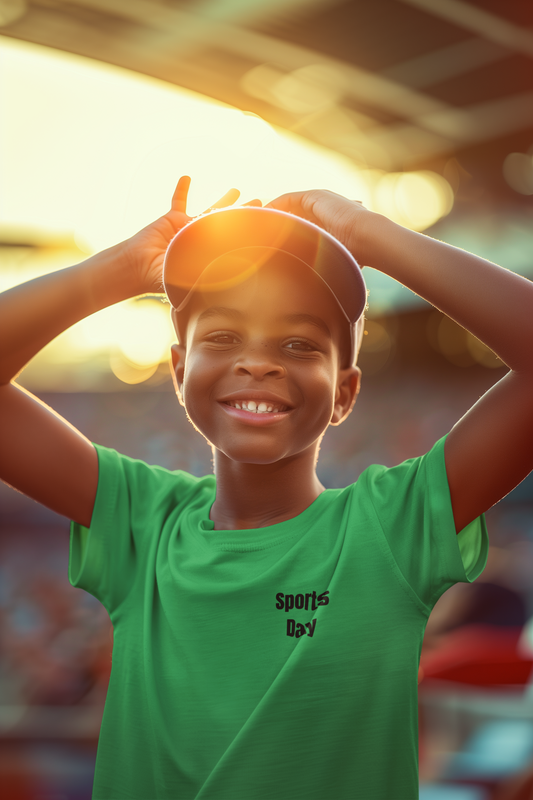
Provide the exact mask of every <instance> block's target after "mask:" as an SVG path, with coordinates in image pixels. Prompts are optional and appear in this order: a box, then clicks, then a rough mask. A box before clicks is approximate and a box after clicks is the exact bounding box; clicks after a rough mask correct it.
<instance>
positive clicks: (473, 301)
mask: <svg viewBox="0 0 533 800" xmlns="http://www.w3.org/2000/svg"><path fill="white" fill-rule="evenodd" d="M271 205H272V206H273V207H276V208H280V209H282V210H285V211H291V212H292V213H296V214H298V215H300V216H304V217H306V218H307V219H310V220H311V221H313V222H316V223H317V224H319V225H321V226H322V227H324V228H326V229H327V230H328V231H329V232H330V233H332V234H333V235H334V236H336V237H337V238H338V239H339V240H340V241H341V242H343V244H345V245H346V247H348V249H349V250H350V251H351V252H352V253H353V254H354V256H355V257H356V258H357V260H358V261H359V263H360V264H362V265H368V266H371V267H374V268H375V269H379V270H380V271H381V272H384V273H386V274H387V275H390V276H391V277H393V278H395V279H396V280H397V281H400V283H403V284H404V285H405V286H408V287H409V288H410V289H412V290H413V291H414V292H416V294H418V295H420V296H421V297H423V298H425V299H426V300H428V301H429V302H430V303H432V304H433V305H434V306H436V307H437V308H439V309H440V310H441V311H443V312H444V313H445V314H447V315H448V316H449V317H451V318H452V319H454V320H455V321H456V322H458V323H459V324H460V325H462V326H463V327H464V328H466V329H467V330H469V331H470V332H471V333H473V334H474V336H476V337H477V338H478V339H480V340H481V341H482V342H484V343H485V344H486V345H487V346H488V347H490V348H491V350H493V351H494V352H495V353H496V354H497V355H498V356H499V357H500V358H501V360H502V361H503V362H504V363H505V364H506V365H507V366H508V367H509V369H510V371H509V373H508V374H507V375H506V376H505V377H504V378H503V379H502V380H501V381H499V382H498V383H497V384H496V385H495V386H493V387H492V388H491V389H490V390H489V391H488V392H486V394H485V395H483V397H482V398H481V399H480V400H479V401H478V402H477V403H476V404H475V405H474V406H473V407H472V408H471V409H470V410H469V411H468V413H467V414H465V416H464V417H463V418H462V419H460V420H459V421H458V422H457V424H456V425H455V426H454V427H453V429H452V430H451V432H450V433H449V435H448V437H447V440H446V447H445V458H446V471H447V475H448V483H449V486H450V493H451V499H452V506H453V512H454V518H455V525H456V530H457V531H460V530H462V529H463V528H464V527H465V526H466V525H467V524H468V523H469V522H471V521H472V520H473V519H475V518H476V517H477V516H479V514H481V513H483V512H484V511H486V510H487V509H489V508H490V507H491V506H492V505H494V503H496V502H498V500H500V499H501V498H502V497H504V496H505V495H506V494H507V493H508V492H510V491H511V490H512V489H513V488H514V487H515V486H516V485H517V484H518V483H520V481H521V480H523V479H524V478H525V477H526V475H527V474H528V473H529V472H530V471H531V470H532V469H533V346H532V345H533V283H532V282H531V281H529V280H527V279H526V278H522V277H520V276H519V275H516V274H514V273H512V272H510V271H508V270H506V269H503V268H502V267H499V266H497V265H496V264H492V263H491V262H489V261H486V260H485V259H482V258H479V257H477V256H475V255H472V254H470V253H467V252H465V251H464V250H460V249H458V248H456V247H452V246H451V245H447V244H444V243H442V242H439V241H436V240H435V239H432V238H430V237H429V236H424V235H423V234H420V233H415V232H414V231H410V230H407V229H406V228H402V227H401V226H400V225H397V224H395V223H394V222H392V221H391V220H389V219H387V218H386V217H383V216H381V215H379V214H374V213H372V212H370V211H368V210H367V209H365V208H364V207H363V206H362V205H361V204H360V203H357V202H352V201H350V200H347V199H346V198H343V197H340V196H339V195H336V194H334V193H332V192H322V191H313V192H299V193H294V194H288V195H283V196H282V197H281V198H278V199H277V200H275V201H274V202H273V203H272V204H271Z"/></svg>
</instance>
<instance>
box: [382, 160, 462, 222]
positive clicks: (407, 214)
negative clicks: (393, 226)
mask: <svg viewBox="0 0 533 800" xmlns="http://www.w3.org/2000/svg"><path fill="white" fill-rule="evenodd" d="M453 199H454V198H453V191H452V188H451V186H450V184H449V183H448V181H447V180H446V179H445V178H443V177H442V176H441V175H439V174H437V173H436V172H431V171H430V170H421V171H419V172H391V173H384V174H383V175H382V176H381V177H380V178H379V179H378V180H377V182H376V183H375V189H374V193H373V206H374V210H376V211H379V212H380V213H381V214H385V215H386V216H387V217H390V219H392V220H394V222H398V223H399V224H400V225H404V226H405V227H407V228H411V229H412V230H415V231H424V230H426V228H429V227H430V226H431V225H434V224H435V222H437V221H438V220H439V219H441V218H442V217H444V216H446V215H447V214H449V213H450V211H451V210H452V207H453Z"/></svg>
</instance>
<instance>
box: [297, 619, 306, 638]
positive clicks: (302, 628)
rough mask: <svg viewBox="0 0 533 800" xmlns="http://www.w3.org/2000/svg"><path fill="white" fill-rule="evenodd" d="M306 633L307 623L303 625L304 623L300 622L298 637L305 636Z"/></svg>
mask: <svg viewBox="0 0 533 800" xmlns="http://www.w3.org/2000/svg"><path fill="white" fill-rule="evenodd" d="M306 633H307V631H306V630H305V625H302V623H301V622H299V623H298V624H297V626H296V638H297V639H299V638H300V636H305V634H306Z"/></svg>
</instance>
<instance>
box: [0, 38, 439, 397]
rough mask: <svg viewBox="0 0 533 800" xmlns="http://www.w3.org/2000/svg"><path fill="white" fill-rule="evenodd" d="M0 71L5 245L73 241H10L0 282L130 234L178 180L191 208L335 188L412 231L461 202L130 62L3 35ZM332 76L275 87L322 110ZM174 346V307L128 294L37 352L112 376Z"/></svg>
mask: <svg viewBox="0 0 533 800" xmlns="http://www.w3.org/2000/svg"><path fill="white" fill-rule="evenodd" d="M0 67H1V68H2V70H3V72H4V74H5V75H9V76H10V79H9V80H5V81H4V82H3V84H2V87H1V102H2V105H3V111H4V113H3V119H4V124H3V126H2V127H1V128H0V173H1V181H2V194H1V198H0V229H1V230H0V232H3V234H2V235H3V237H4V240H9V239H10V236H11V237H14V239H17V235H15V234H13V231H15V230H17V231H26V232H27V233H26V234H24V236H25V237H26V238H27V240H28V243H29V244H31V243H35V241H36V240H37V239H39V238H40V237H43V236H45V238H46V237H48V238H51V239H52V240H53V239H54V238H55V239H56V240H57V241H58V242H65V241H67V240H68V241H70V242H71V246H70V253H68V254H67V249H68V248H65V245H64V244H58V246H57V249H56V250H55V251H54V250H53V249H51V250H50V249H49V250H48V251H46V252H44V251H40V250H35V249H33V250H31V248H22V249H21V248H18V251H17V248H5V249H4V254H3V263H2V265H1V271H2V275H0V279H1V282H2V288H8V286H10V285H15V284H17V283H20V282H22V281H24V280H28V279H29V278H30V277H33V276H34V274H39V272H40V273H41V274H42V273H43V272H47V271H50V269H54V268H55V269H57V268H60V267H63V266H66V263H65V259H66V258H67V255H72V256H73V260H71V261H70V263H76V262H77V261H80V260H82V259H83V257H84V254H91V253H93V252H96V251H98V250H101V249H102V248H105V247H108V246H110V245H112V244H115V243H116V242H119V241H121V240H124V239H125V238H127V237H129V236H131V235H132V234H133V233H135V232H136V231H137V230H139V229H140V228H142V227H144V226H145V225H146V224H148V223H149V222H150V221H151V220H153V219H155V218H157V217H158V216H161V215H162V214H164V213H165V212H166V211H167V210H168V208H169V206H170V199H171V197H172V194H173V191H174V188H175V185H176V183H177V180H178V178H179V177H180V176H181V175H190V176H191V178H192V184H191V190H190V195H189V206H188V213H189V214H191V215H196V214H199V213H201V212H202V211H204V210H205V209H207V208H209V207H210V206H212V205H213V203H214V202H215V201H216V200H217V199H218V198H219V197H221V196H222V195H223V194H225V192H226V191H227V190H228V189H229V188H231V187H236V188H238V189H239V190H240V191H241V200H240V201H239V202H246V201H247V200H251V199H253V198H259V199H260V200H261V201H262V202H263V203H265V202H268V201H270V200H272V199H273V198H275V197H277V196H278V195H280V194H283V193H285V192H289V191H295V190H305V189H311V188H317V187H319V188H324V189H329V190H331V191H334V192H338V193H339V194H342V195H344V196H346V197H349V198H351V199H354V200H360V201H362V202H363V203H364V204H365V205H366V206H367V207H368V208H370V209H373V210H376V211H380V212H381V213H384V214H387V215H388V216H390V217H392V219H395V220H397V221H398V222H401V223H402V224H404V225H407V226H409V227H412V228H414V229H415V230H424V229H425V228H427V227H428V226H430V225H432V224H433V223H434V222H436V221H437V220H438V219H439V218H440V217H441V216H443V215H445V214H447V213H448V212H449V210H450V209H451V205H452V203H453V193H452V190H451V188H450V186H449V184H448V183H447V182H446V181H445V180H444V178H442V177H441V176H440V175H436V174H434V173H429V172H416V173H394V174H392V175H388V174H386V173H384V172H382V171H379V170H369V169H362V168H360V167H358V166H357V165H356V164H355V162H353V161H352V160H350V159H349V158H347V157H345V156H341V155H338V154H336V153H333V152H331V151H329V150H327V149H325V148H323V147H320V146H318V145H314V144H312V143H311V142H309V141H307V140H305V139H303V138H301V137H299V136H297V135H295V134H291V133H288V132H286V131H281V130H277V129H274V128H273V127H272V126H271V125H269V124H268V123H267V122H265V121H264V120H263V119H261V118H260V117H258V116H256V115H255V114H251V113H247V112H243V111H240V110H238V109H235V108H230V107H228V106H225V105H223V104H221V103H218V102H215V101H212V100H210V99H209V98H205V97H201V96H200V95H196V94H194V93H193V92H189V91H186V90H183V89H181V88H178V87H176V86H172V85H169V84H166V83H164V82H162V81H158V80H156V79H152V78H148V77H145V76H142V75H138V74H136V73H133V72H130V71H128V70H124V69H120V68H118V67H112V66H109V65H106V64H102V63H99V62H96V61H92V60H90V59H86V58H83V57H80V56H73V55H70V54H67V53H62V52H59V51H54V50H51V49H49V48H46V47H41V46H37V45H31V44H28V43H25V42H21V41H17V40H14V39H10V38H7V37H1V36H0ZM252 77H253V76H252ZM255 77H256V78H257V75H256V76H255ZM278 77H279V76H278ZM259 78H261V75H259ZM263 78H264V75H263ZM263 78H261V80H262V79H263ZM337 84H339V80H338V76H336V75H334V74H330V73H329V72H328V71H327V70H325V69H324V68H323V67H321V66H320V65H318V66H317V65H314V66H310V67H308V68H305V69H304V70H300V71H297V72H296V73H291V75H290V76H285V78H283V80H281V79H280V81H278V83H277V84H276V86H275V87H274V88H275V90H276V92H277V93H278V95H279V98H281V99H282V100H283V102H284V103H285V104H286V105H287V104H288V105H290V104H291V103H292V104H294V103H300V105H302V104H303V105H304V106H305V107H306V108H318V107H323V106H324V105H327V104H328V102H329V101H330V100H331V99H332V98H333V100H334V99H335V96H334V95H335V93H334V92H333V88H332V87H334V86H336V85H337ZM339 85H340V84H339ZM331 92H333V94H331ZM18 238H20V237H18ZM18 244H20V242H18ZM76 248H78V249H77V250H76ZM21 250H24V251H25V252H24V253H23V254H22V255H21V254H20V253H21ZM63 251H64V252H63ZM54 260H55V266H54V264H53V263H52V262H54ZM23 262H24V263H23ZM171 341H173V331H172V329H171V325H170V321H169V319H168V307H165V306H164V305H162V304H161V303H159V302H156V301H155V300H154V301H143V302H135V301H131V302H128V303H123V304H119V305H118V306H114V307H112V308H110V309H106V310H105V311H102V312H100V313H99V314H96V315H95V316H94V317H92V318H90V319H88V320H85V321H84V322H82V323H79V324H78V325H76V326H75V327H74V328H72V329H71V330H70V331H67V332H66V333H65V334H63V335H62V336H61V337H59V338H58V340H57V341H56V342H55V343H54V344H53V346H50V347H49V348H47V349H46V352H45V354H44V355H43V356H38V357H37V359H39V358H48V359H49V363H51V364H54V363H55V364H60V363H62V364H68V363H72V364H76V363H79V362H80V358H81V357H83V358H85V359H86V360H87V359H91V358H96V357H97V356H98V357H101V356H102V354H103V353H107V358H108V359H111V361H112V370H113V372H114V373H115V375H116V376H117V377H119V378H120V380H121V381H126V382H128V383H130V382H131V383H134V382H138V381H137V379H139V380H145V379H146V378H142V377H140V376H142V375H143V374H145V375H147V376H148V375H149V374H150V375H152V374H153V371H154V370H155V369H157V368H158V367H157V365H158V364H159V363H160V362H161V361H163V360H166V359H167V358H168V348H169V344H170V342H171ZM80 354H81V355H80ZM113 365H114V366H113ZM124 365H126V366H124ZM128 365H129V366H128ZM35 374H37V373H35Z"/></svg>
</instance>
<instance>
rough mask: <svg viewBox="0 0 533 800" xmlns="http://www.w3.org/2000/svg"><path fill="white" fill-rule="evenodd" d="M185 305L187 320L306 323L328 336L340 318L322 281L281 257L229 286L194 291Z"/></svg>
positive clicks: (314, 274)
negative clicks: (226, 318) (214, 289)
mask: <svg viewBox="0 0 533 800" xmlns="http://www.w3.org/2000/svg"><path fill="white" fill-rule="evenodd" d="M188 305H189V308H188V310H187V316H188V318H189V320H190V321H193V320H194V321H198V320H207V319H213V318H214V317H215V316H217V315H218V316H223V315H226V316H230V317H231V316H233V317H234V318H235V319H237V318H239V319H241V320H243V321H244V320H246V319H248V320H250V321H267V320H269V321H271V322H272V323H274V322H276V321H282V320H287V321H290V322H301V323H306V322H308V323H309V324H316V325H318V326H319V327H322V328H324V329H325V330H326V331H327V332H328V333H330V334H331V335H334V334H336V333H337V332H338V330H339V329H340V325H341V320H342V319H343V315H342V312H341V310H340V308H339V305H338V303H337V301H336V300H335V298H334V296H333V294H332V293H331V291H330V289H329V288H328V287H327V285H326V284H325V283H324V281H323V280H322V279H321V278H320V277H319V276H318V275H317V274H316V273H315V272H313V270H311V269H310V268H309V267H307V266H306V265H304V264H302V263H298V262H295V261H292V262H290V263H288V262H287V261H286V260H283V259H276V260H273V261H271V262H269V263H268V264H266V265H263V266H262V267H261V268H259V269H257V270H255V271H254V272H253V273H252V274H248V275H247V276H246V277H245V279H243V280H241V281H239V282H236V283H235V284H234V285H232V286H231V288H226V289H223V290H217V291H212V290H205V289H202V290H200V291H196V292H195V293H194V294H193V296H192V297H191V300H190V302H189V304H188Z"/></svg>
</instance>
